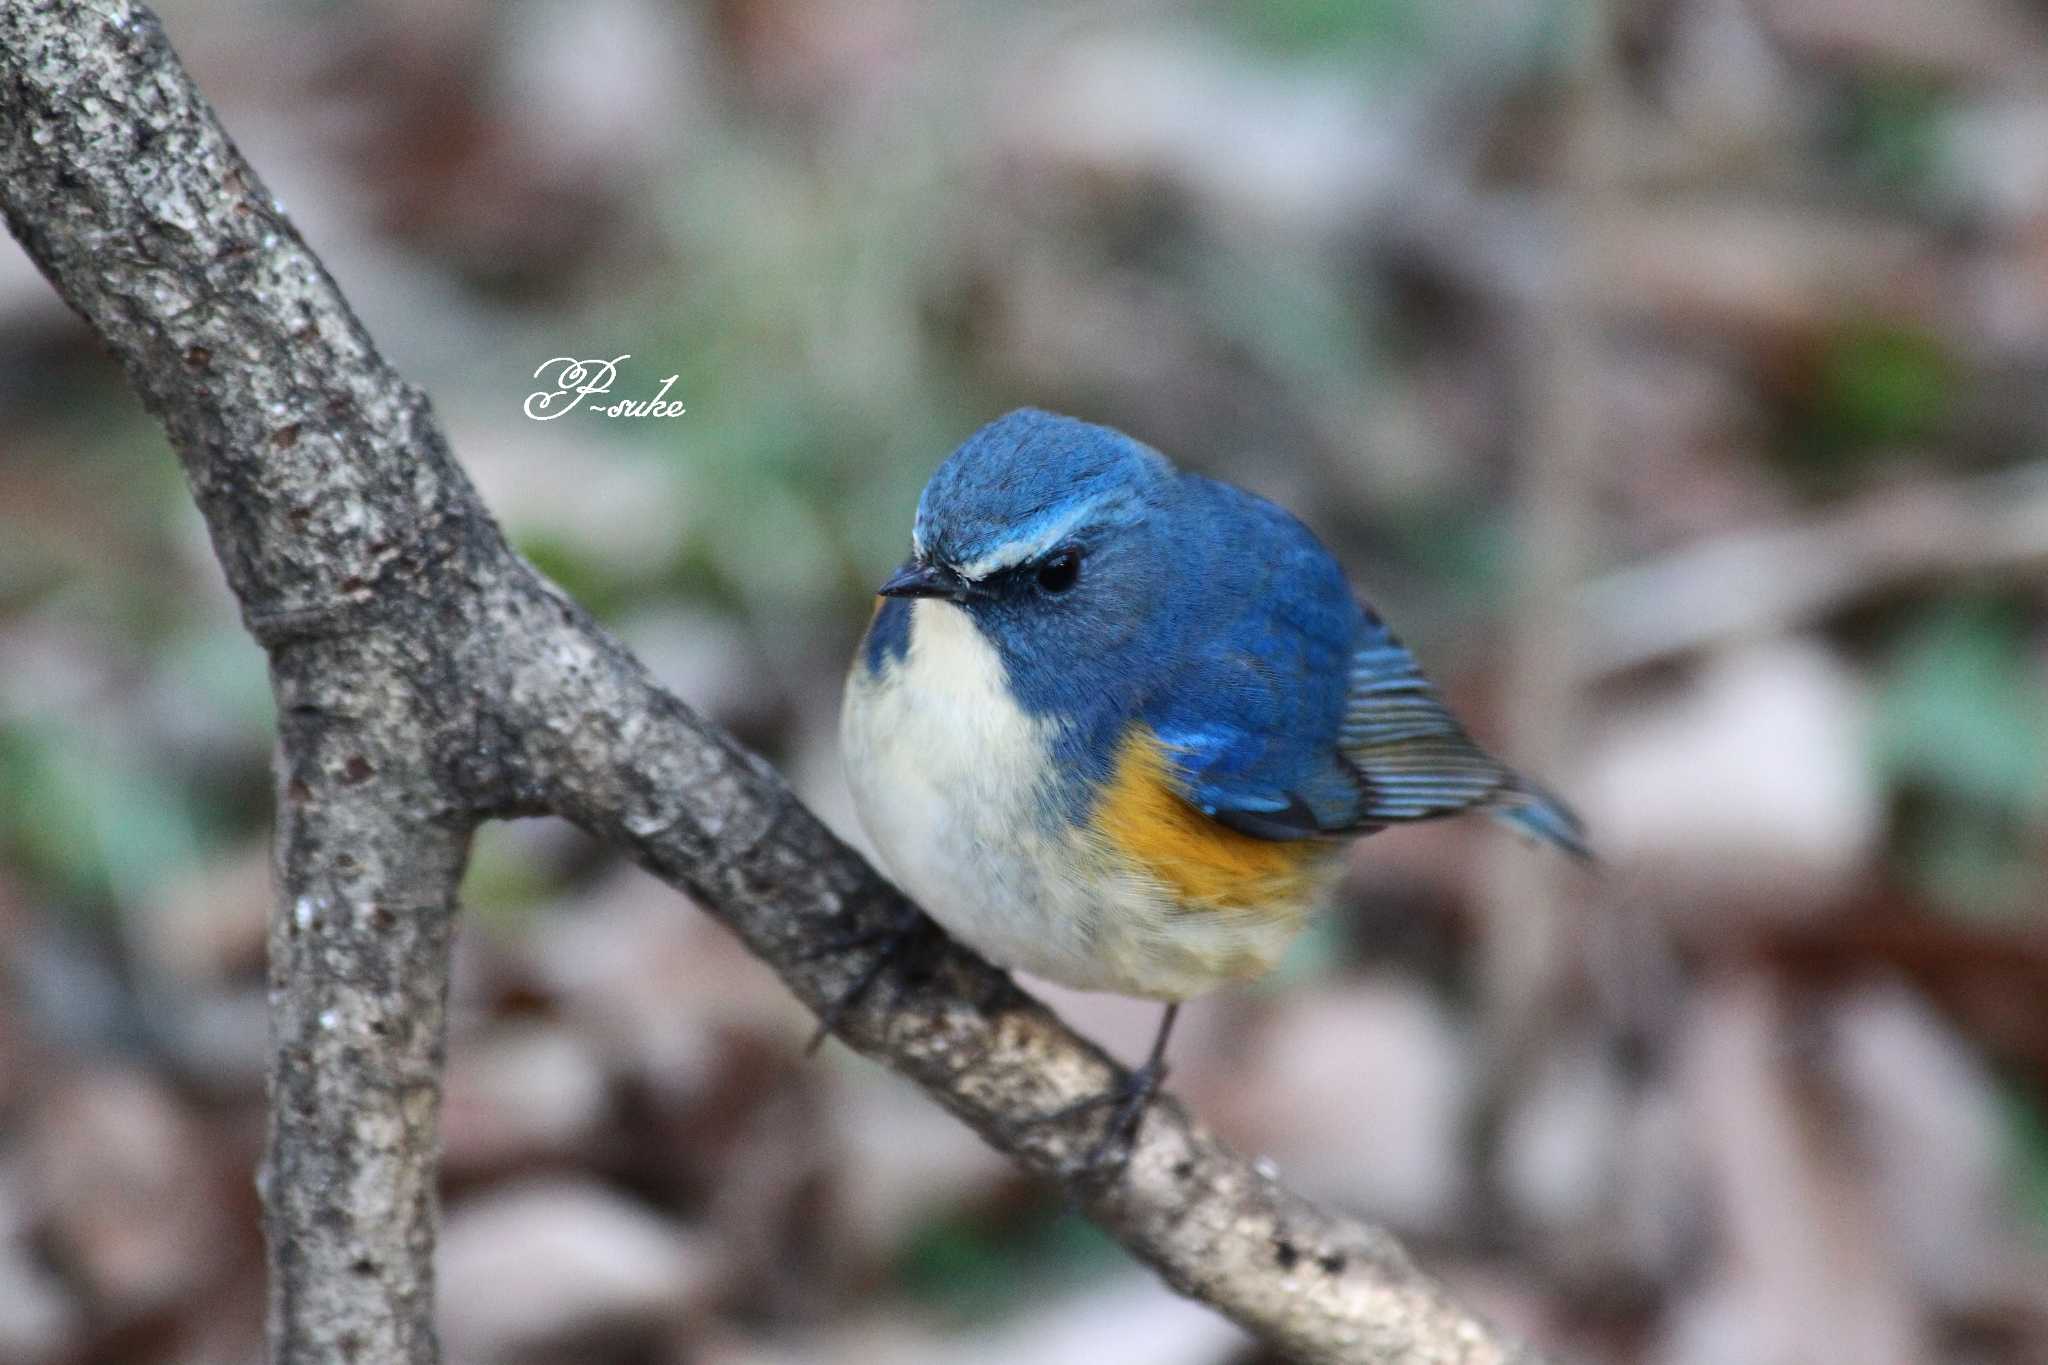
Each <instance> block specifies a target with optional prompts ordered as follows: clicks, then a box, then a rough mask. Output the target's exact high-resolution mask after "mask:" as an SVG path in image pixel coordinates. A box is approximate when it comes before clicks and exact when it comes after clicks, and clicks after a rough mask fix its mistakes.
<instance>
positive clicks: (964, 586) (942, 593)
mask: <svg viewBox="0 0 2048 1365" xmlns="http://www.w3.org/2000/svg"><path fill="white" fill-rule="evenodd" d="M973 590H974V585H973V584H971V583H969V582H968V581H967V580H966V579H964V578H962V577H961V576H960V575H959V574H957V573H954V572H953V571H952V570H951V569H949V568H947V567H946V566H945V565H943V564H938V563H929V564H928V563H922V562H920V561H918V560H914V559H913V560H912V561H910V563H908V564H905V565H904V566H903V567H902V568H900V569H898V570H897V571H896V572H895V573H893V574H891V575H889V579H888V581H887V582H886V583H884V584H882V586H881V587H879V588H876V589H875V591H876V592H878V593H880V594H881V595H882V596H884V597H943V598H945V599H946V600H947V601H948V602H964V601H966V600H967V598H968V597H969V595H970V594H971V593H972V592H973Z"/></svg>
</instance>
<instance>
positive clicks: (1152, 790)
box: [1093, 725, 1334, 918]
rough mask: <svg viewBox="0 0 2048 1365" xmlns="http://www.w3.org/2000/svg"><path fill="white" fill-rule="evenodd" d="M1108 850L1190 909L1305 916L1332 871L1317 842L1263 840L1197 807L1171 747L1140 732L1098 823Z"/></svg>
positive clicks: (1123, 755)
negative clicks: (1172, 764) (1182, 785)
mask: <svg viewBox="0 0 2048 1365" xmlns="http://www.w3.org/2000/svg"><path fill="white" fill-rule="evenodd" d="M1093 824H1094V828H1095V832H1096V834H1097V835H1099V836H1100V837H1101V838H1102V839H1103V840H1104V841H1105V842H1107V843H1108V844H1109V846H1110V847H1111V848H1113V849H1115V850H1116V851H1117V852H1118V853H1120V854H1122V855H1123V856H1124V857H1125V858H1127V859H1129V860H1130V861H1131V862H1132V863H1134V864H1136V865H1137V866H1138V867H1139V868H1140V869H1142V870H1143V871H1144V872H1146V873H1147V874H1149V875H1150V876H1151V877H1153V878H1154V879H1155V880H1157V881H1158V882H1160V883H1161V884H1162V885H1164V886H1166V887H1167V888H1168V889H1170V890H1171V891H1173V892H1174V893H1175V894H1176V895H1177V896H1178V897H1179V898H1180V899H1181V901H1182V902H1183V904H1184V905H1185V906H1186V907H1187V908H1188V909H1191V910H1250V911H1264V912H1266V913H1269V914H1271V915H1273V916H1274V917H1275V918H1279V917H1281V916H1284V915H1288V914H1299V913H1300V912H1301V908H1302V902H1303V901H1304V900H1305V899H1308V898H1310V897H1312V896H1314V895H1316V894H1317V893H1318V892H1320V891H1321V889H1322V885H1323V878H1321V877H1320V876H1318V875H1317V874H1318V873H1319V872H1321V871H1322V870H1324V869H1326V868H1328V867H1330V866H1331V864H1332V860H1333V856H1334V855H1333V850H1332V848H1331V846H1330V845H1328V844H1325V843H1324V842H1322V841H1321V840H1317V839H1295V840H1283V839H1256V838H1253V837H1252V836H1251V835H1249V834H1240V833H1238V832H1237V831H1236V830H1234V829H1231V828H1230V827H1229V826H1227V825H1224V824H1222V823H1220V822H1218V821H1217V820H1215V819H1213V818H1211V817H1210V816H1207V815H1204V814H1203V813H1202V812H1201V811H1199V810H1197V809H1196V808H1195V807H1194V806H1192V805H1190V804H1189V803H1188V801H1187V799H1186V798H1185V797H1183V796H1182V795H1181V794H1180V790H1179V786H1178V784H1177V783H1176V782H1175V780H1174V777H1173V773H1172V771H1171V769H1170V768H1169V767H1168V766H1167V761H1166V746H1165V745H1164V744H1162V743H1161V742H1160V740H1159V737H1158V736H1157V735H1155V734H1153V733H1152V731H1151V730H1149V729H1147V728H1146V727H1144V726H1142V725H1140V726H1134V727H1133V728H1132V730H1131V732H1130V734H1129V735H1128V736H1127V737H1126V738H1125V740H1124V742H1123V746H1122V747H1121V748H1120V749H1119V750H1118V752H1117V763H1116V771H1115V772H1114V773H1112V774H1111V775H1110V780H1109V783H1108V785H1107V786H1106V787H1104V788H1103V792H1102V798H1101V800H1100V801H1099V802H1098V803H1097V804H1096V807H1095V815H1094V820H1093Z"/></svg>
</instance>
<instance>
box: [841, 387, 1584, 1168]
mask: <svg viewBox="0 0 2048 1365" xmlns="http://www.w3.org/2000/svg"><path fill="white" fill-rule="evenodd" d="M911 543H912V556H911V558H910V560H909V562H908V563H906V564H904V565H903V567H902V568H901V569H899V570H898V571H897V572H896V573H895V574H893V575H892V576H891V577H890V578H889V579H888V581H887V582H885V583H883V584H882V585H881V587H880V589H879V592H880V594H881V602H880V606H879V608H878V610H877V611H876V614H875V618H874V620H873V622H872V623H871V624H870V625H869V627H868V631H867V635H866V638H865V639H864V640H863V641H862V643H861V646H860V649H859V652H858V653H857V655H856V656H855V659H854V662H853V667H852V673H851V676H850V678H849V680H848V683H847V688H846V696H845V705H844V709H843V711H842V715H841V735H842V740H843V745H844V750H845V759H846V766H847V774H848V778H849V781H850V784H851V786H852V788H853V793H854V797H855V801H856V804H857V806H858V808H859V811H860V815H861V819H862V821H863V823H864V824H865V825H866V827H867V830H868V833H869V834H870V835H871V836H872V837H873V839H874V841H875V844H876V846H877V848H878V849H879V850H880V852H881V855H882V858H883V860H884V862H885V864H886V866H887V867H888V869H889V870H890V871H891V872H892V873H893V875H894V877H895V879H896V881H897V883H898V884H899V885H900V886H901V887H902V889H903V890H904V891H905V892H907V893H908V894H909V895H910V897H911V898H912V899H913V900H915V901H917V902H918V903H919V904H920V905H922V906H923V908H924V909H925V910H926V911H927V912H928V913H929V914H930V915H931V916H932V917H933V918H934V919H936V920H937V921H938V922H939V924H941V925H942V926H944V928H945V929H946V930H947V931H949V932H950V933H951V934H953V935H954V936H955V937H957V938H958V939H960V940H961V941H963V942H965V943H967V944H968V945H970V946H972V947H973V948H974V949H975V950H976V951H978V952H980V953H981V954H982V955H983V956H985V957H987V958H989V959H990V960H992V961H994V962H996V963H998V964H1000V965H1002V966H1005V967H1011V968H1016V969H1020V970H1023V971H1027V972H1031V973H1034V974H1036V975H1038V976H1042V977H1045V978H1047V979H1048V980H1052V981H1057V982H1060V983H1062V984H1064V985H1067V986H1072V987H1076V988H1078V989H1081V990H1103V991H1117V992H1121V993H1123V994H1126V995H1134V996H1144V997H1149V998H1152V999H1155V1000H1159V1001H1162V1002H1164V1003H1165V1005H1166V1013H1165V1016H1164V1018H1163V1019H1162V1020H1161V1023H1160V1028H1159V1032H1158V1035H1157V1038H1156V1040H1155V1042H1154V1044H1153V1047H1152V1051H1151V1054H1150V1057H1149V1059H1148V1061H1147V1062H1146V1063H1145V1065H1143V1066H1141V1067H1140V1068H1138V1069H1137V1070H1136V1071H1135V1072H1133V1073H1131V1075H1130V1077H1129V1079H1128V1080H1127V1082H1126V1083H1125V1084H1124V1085H1123V1086H1122V1087H1121V1088H1120V1089H1119V1090H1118V1091H1116V1092H1115V1093H1112V1094H1109V1095H1105V1096H1103V1097H1101V1099H1100V1100H1099V1101H1090V1102H1089V1103H1091V1104H1093V1103H1098V1102H1099V1103H1103V1104H1114V1106H1115V1110H1116V1112H1115V1115H1114V1117H1113V1118H1112V1121H1111V1124H1110V1127H1109V1131H1108V1136H1107V1137H1106V1138H1105V1142H1110V1143H1114V1142H1117V1141H1119V1140H1121V1139H1126V1138H1129V1137H1130V1136H1132V1135H1133V1134H1134V1132H1135V1125H1136V1123H1137V1122H1138V1121H1139V1119H1140V1118H1141V1117H1142V1114H1143V1108H1144V1105H1145V1103H1146V1102H1147V1101H1148V1100H1149V1099H1150V1097H1151V1095H1152V1093H1153V1092H1154V1090H1156V1088H1157V1086H1158V1084H1159V1081H1160V1079H1161V1077H1162V1075H1163V1074H1164V1071H1165V1052H1166V1041H1167V1037H1168V1035H1169V1034H1170V1033H1171V1031H1172V1027H1173V1021H1174V1017H1175V1013H1176V1011H1177V1010H1178V1008H1179V1005H1180V1002H1182V1001H1184V1000H1186V999H1188V998H1189V997H1191V996H1195V995H1199V994H1201V993H1203V992H1205V991H1208V990H1210V989H1212V988H1214V987H1217V986H1220V985H1223V984H1225V983H1227V982H1231V981H1241V980H1245V979H1247V978H1251V977H1256V976H1259V975H1261V974H1262V973H1264V972H1266V971H1267V970H1269V969H1270V968H1271V967H1272V966H1273V965H1274V963H1275V962H1277V961H1278V960H1279V958H1280V955H1281V953H1282V952H1283V951H1284V950H1285V949H1286V947H1287V945H1288V943H1289V942H1290V941H1291V940H1292V939H1293V938H1294V937H1295V935H1296V934H1297V933H1298V932H1299V931H1300V930H1301V928H1302V927H1303V925H1304V924H1305V923H1306V922H1307V921H1308V919H1309V917H1310V915H1311V914H1312V913H1313V912H1314V911H1315V910H1316V909H1317V907H1318V906H1319V905H1320V904H1321V902H1322V901H1323V900H1324V898H1325V896H1326V895H1327V893H1328V892H1329V891H1330V889H1331V886H1332V884H1333V883H1334V881H1335V880H1336V878H1337V877H1338V875H1339V873H1340V871H1341V869H1342V865H1343V853H1344V849H1345V847H1346V844H1347V843H1348V841H1349V840H1350V839H1352V838H1355V837H1357V836H1359V835H1363V834H1370V833H1372V832H1374V831H1375V830H1378V829H1381V828H1383V827H1384V826H1386V825H1390V824H1395V823H1398V822H1403V821H1409V820H1427V819H1432V818H1435V817H1438V816H1444V815H1454V814H1457V813H1458V812H1460V811H1467V810H1484V811H1486V812H1487V813H1488V814H1490V815H1492V816H1494V817H1495V818H1496V819H1499V820H1501V821H1502V822H1504V823H1506V824H1508V825H1510V826H1513V827H1514V828H1516V829H1518V830H1520V831H1522V832H1523V833H1525V834H1528V835H1532V836H1534V837H1535V838H1537V839H1539V840H1542V841H1544V842H1546V843H1550V844H1553V845H1556V846H1557V847H1559V848H1561V849H1564V850H1565V851H1567V852H1569V853H1572V854H1574V855H1577V856H1580V857H1584V856H1586V848H1585V844H1584V842H1583V838H1582V835H1581V832H1580V828H1579V824H1578V822H1577V820H1576V819H1574V818H1573V816H1572V814H1571V813H1570V812H1569V811H1568V810H1566V809H1565V807H1564V806H1563V805H1561V804H1560V803H1559V802H1558V801H1557V800H1556V799H1554V798H1553V797H1551V796H1550V795H1549V794H1548V793H1546V792H1544V791H1543V790H1542V789H1541V788H1540V787H1538V786H1536V785H1535V784H1534V783H1532V782H1530V781H1528V780H1527V779H1525V778H1523V777H1521V776H1519V775H1518V774H1516V773H1515V772H1514V771H1513V770H1512V769H1510V768H1508V767H1507V766H1506V765H1504V764H1502V763H1501V762H1500V761H1499V760H1497V759H1495V758H1493V757H1492V756H1491V755H1489V754H1487V753H1486V752H1485V751H1484V750H1483V749H1481V748H1480V747H1479V746H1478V745H1477V744H1476V743H1474V742H1473V740H1472V738H1471V737H1470V736H1469V735H1467V734H1466V733H1465V730H1464V727H1463V726H1461V725H1460V724H1459V723H1458V721H1457V719H1456V718H1455V717H1454V716H1452V715H1451V713H1450V711H1449V710H1447V709H1446V708H1445V706H1444V704H1443V701H1442V700H1441V698H1440V697H1439V696H1438V695H1437V691H1436V689H1435V688H1434V687H1433V686H1431V685H1430V682H1429V680H1428V679H1427V678H1425V677H1424V676H1423V674H1422V670H1421V669H1420V668H1419V667H1418V666H1417V665H1416V662H1415V659H1414V658H1413V656H1411V655H1410V654H1409V652H1408V650H1407V649H1406V648H1405V647H1403V646H1402V644H1401V642H1400V641H1399V640H1398V639H1396V638H1395V637H1394V634H1393V632H1391V631H1390V630H1389V629H1388V628H1387V626H1386V624H1385V623H1384V622H1383V621H1381V620H1380V618H1379V616H1378V614H1377V613H1375V612H1374V611H1373V610H1372V608H1371V607H1369V606H1366V605H1365V604H1364V603H1362V602H1360V601H1359V600H1358V598H1357V597H1355V596H1354V595H1353V594H1352V592H1351V589H1350V587H1349V585H1348V584H1347V583H1346V581H1345V578H1344V573H1343V570H1342V569H1341V568H1340V567H1339V566H1338V564H1337V561H1336V559H1335V558H1334V557H1332V555H1331V554H1330V552H1329V551H1328V550H1327V549H1325V548H1324V547H1323V545H1322V543H1321V542H1319V541H1318V540H1317V539H1316V538H1315V536H1314V535H1313V534H1311V533H1310V532H1309V530H1308V529H1307V528H1306V527H1305V526H1303V525H1302V524H1301V523H1300V522H1299V521H1297V520H1295V519H1294V517H1292V516H1290V515H1289V514H1288V513H1287V512H1285V511H1283V510H1281V509H1280V508H1279V507H1276V506H1275V505H1273V504H1272V503H1270V502H1267V501H1266V500H1264V499H1263V498H1259V497H1255V496H1254V495H1252V494H1250V493H1247V492H1245V491H1244V490H1242V489H1239V488H1235V487H1232V486H1231V485H1229V484H1225V483H1219V482H1217V481H1215V480H1212V479H1207V478H1203V477H1200V476H1199V475H1195V474H1188V473H1183V472H1181V471H1180V470H1178V469H1176V468H1175V467H1174V466H1173V465H1172V464H1171V463H1170V462H1169V461H1168V460H1167V459H1166V457H1165V456H1163V455H1161V454H1160V453H1159V452H1158V451H1156V450H1153V449H1152V448H1150V447H1149V446H1146V445H1143V444H1141V443H1140V442H1138V441H1135V440H1133V439H1131V438H1130V437H1128V436H1125V435H1124V434H1122V433H1121V432H1118V431H1114V430H1111V429H1110V428H1108V427H1102V426H1095V425H1091V424H1089V423H1086V422H1080V421H1076V420H1074V419H1072V418H1068V417H1059V416H1055V415H1053V414H1051V413H1046V412H1039V411H1033V410H1029V409H1027V410H1024V411H1019V412H1013V413H1011V414H1009V415H1008V416H1006V417H1003V418H1000V419H998V420H997V421H994V422H991V423H990V424H989V425H987V426H985V427H983V428H982V429H981V430H980V431H977V432H976V433H974V435H972V436H971V437H969V438H968V440H967V441H966V443H965V444H963V445H962V446H961V447H960V448H959V449H958V450H956V451H955V452H954V453H953V454H952V456H951V457H950V458H948V459H947V460H946V462H945V463H944V464H943V465H941V466H940V468H939V470H938V472H937V473H936V474H934V475H933V476H932V479H931V482H930V483H929V484H928V485H927V486H926V487H925V490H924V495H923V497H922V498H921V499H920V500H919V503H918V508H917V520H916V524H915V528H914V530H913V533H912V542H911Z"/></svg>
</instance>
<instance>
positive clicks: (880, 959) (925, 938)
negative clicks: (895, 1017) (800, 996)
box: [803, 901, 944, 1057]
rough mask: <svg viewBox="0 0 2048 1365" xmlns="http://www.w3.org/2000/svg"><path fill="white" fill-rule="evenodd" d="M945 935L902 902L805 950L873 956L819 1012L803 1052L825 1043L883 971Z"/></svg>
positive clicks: (820, 954)
mask: <svg viewBox="0 0 2048 1365" xmlns="http://www.w3.org/2000/svg"><path fill="white" fill-rule="evenodd" d="M943 937H944V935H943V934H942V933H941V931H940V929H939V926H938V925H937V924H934V923H933V922H932V920H931V918H930V917H929V916H927V915H926V914H925V913H924V911H922V910H920V909H918V908H917V907H916V906H914V905H912V904H910V903H909V902H908V901H905V902H903V905H902V908H901V909H900V910H899V911H898V912H897V913H896V915H895V916H894V917H893V918H892V919H890V920H889V921H888V922H887V923H885V924H878V925H873V926H871V927H869V928H865V929H854V930H850V931H848V932H846V933H842V934H836V935H834V936H832V937H831V938H828V939H826V940H824V941H823V942H821V943H818V944H816V945H815V946H813V947H811V948H808V949H806V950H805V951H804V953H803V957H804V958H805V959H815V958H820V957H837V956H838V955H839V954H841V953H851V952H859V951H861V950H862V949H868V948H871V949H873V950H874V954H875V956H874V960H873V961H872V962H870V963H868V965H867V966H865V967H863V968H862V969H861V973H860V975H859V976H857V977H855V978H854V980H853V984H852V985H850V986H848V987H847V988H846V989H845V990H844V991H841V992H840V993H839V996H838V998H837V999H835V1000H833V1001H832V1003H831V1004H829V1005H827V1006H826V1007H825V1008H824V1010H823V1011H822V1012H820V1013H819V1015H818V1031H817V1032H816V1033H813V1034H812V1035H811V1040H810V1042H808V1043H806V1044H805V1045H804V1055H805V1056H807V1057H808V1056H810V1055H812V1054H813V1053H815V1052H816V1051H817V1050H818V1049H819V1048H821V1047H823V1046H824V1045H825V1039H826V1038H827V1037H829V1036H830V1035H831V1034H832V1032H833V1031H834V1030H835V1029H837V1028H838V1027H839V1025H840V1023H841V1022H842V1021H843V1020H844V1019H845V1018H846V1016H847V1015H848V1014H849V1013H851V1012H852V1011H853V1009H854V1007H855V1006H856V1005H858V1004H860V1002H861V1001H862V1000H864V999H865V998H866V997H867V994H868V992H869V991H871V990H873V989H874V987H875V983H876V982H877V981H879V980H881V979H882V973H884V972H886V971H888V970H889V968H890V967H891V966H892V965H893V964H895V963H898V962H901V961H904V960H905V959H907V958H912V957H915V956H917V955H919V954H921V953H924V952H927V951H929V950H930V949H931V947H932V946H933V945H934V944H936V943H938V942H940V941H941V939H942V938H943Z"/></svg>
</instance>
